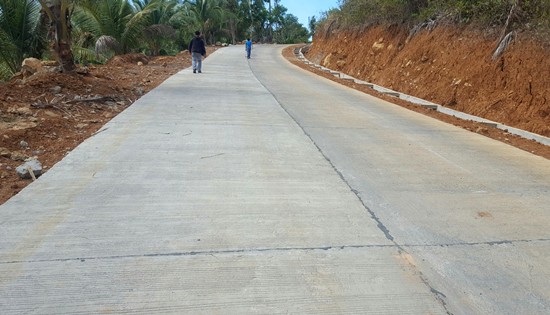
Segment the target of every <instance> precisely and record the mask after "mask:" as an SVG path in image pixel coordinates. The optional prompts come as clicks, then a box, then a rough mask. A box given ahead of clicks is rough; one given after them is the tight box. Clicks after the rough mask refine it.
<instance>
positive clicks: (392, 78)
mask: <svg viewBox="0 0 550 315" xmlns="http://www.w3.org/2000/svg"><path fill="white" fill-rule="evenodd" d="M408 37H409V32H408V30H404V29H399V28H396V27H383V26H378V27H371V28H368V29H366V30H357V31H339V32H335V33H332V34H330V35H329V36H327V37H323V36H317V37H315V39H314V42H313V45H312V47H311V48H310V50H309V52H308V58H309V59H310V60H312V61H316V62H318V63H320V64H322V65H324V66H326V67H328V68H332V69H335V70H338V71H343V72H345V73H348V74H349V75H352V76H354V77H356V78H359V79H362V80H365V81H369V82H373V83H376V84H379V85H382V86H385V87H388V88H391V89H394V90H397V91H400V92H403V93H406V94H410V95H414V96H416V97H420V98H423V99H426V100H429V101H432V102H434V103H438V104H441V105H443V106H447V107H449V108H452V109H455V110H459V111H462V112H465V113H469V114H472V115H476V116H480V117H484V118H486V119H490V120H494V121H497V122H500V123H503V124H506V125H510V126H513V127H516V128H520V129H524V130H528V131H531V132H534V133H538V134H540V135H544V136H550V90H549V89H548V88H547V87H548V86H550V76H549V75H548V69H550V53H549V52H548V50H547V49H545V47H544V45H543V44H541V43H539V42H537V41H536V40H534V39H532V37H530V36H529V35H528V34H519V35H518V36H517V39H516V41H515V42H514V43H513V44H512V45H511V46H510V47H509V48H508V50H507V51H506V52H505V53H504V55H503V56H502V57H501V58H499V59H498V60H496V61H493V60H492V55H493V50H494V49H495V47H496V40H497V38H496V36H491V35H487V34H482V33H480V32H478V31H475V30H471V29H458V28H455V27H444V26H440V27H437V28H435V29H434V30H433V31H431V32H430V31H423V32H420V33H418V34H417V35H416V36H415V37H413V38H412V39H410V40H408Z"/></svg>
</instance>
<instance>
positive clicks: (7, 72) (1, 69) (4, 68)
mask: <svg viewBox="0 0 550 315" xmlns="http://www.w3.org/2000/svg"><path fill="white" fill-rule="evenodd" d="M13 73H14V72H13V71H12V70H11V69H10V67H9V66H8V65H7V64H6V63H5V62H3V61H0V81H7V80H9V79H10V78H11V76H12V75H13Z"/></svg>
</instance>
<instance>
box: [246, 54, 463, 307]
mask: <svg viewBox="0 0 550 315" xmlns="http://www.w3.org/2000/svg"><path fill="white" fill-rule="evenodd" d="M248 65H249V67H250V71H252V74H253V75H254V77H255V78H256V80H258V82H259V83H260V84H261V85H262V86H263V87H264V88H265V89H266V91H268V92H269V93H270V94H271V96H272V97H273V98H274V99H275V101H276V102H277V104H279V106H280V107H281V108H282V109H283V110H284V111H285V113H286V114H287V115H288V117H290V118H291V119H292V120H293V121H294V123H295V124H296V125H297V126H298V127H299V128H300V129H301V130H302V132H303V133H304V135H306V136H307V137H308V138H309V140H310V141H311V143H312V144H313V145H314V146H315V147H316V148H317V150H318V151H319V153H320V154H321V156H323V158H324V159H325V160H326V161H327V162H328V163H329V165H330V166H331V167H332V169H333V170H334V172H336V174H338V176H340V179H341V180H342V181H343V182H344V183H345V184H346V185H347V186H348V188H349V189H350V190H351V191H352V192H353V193H354V194H355V196H356V197H357V199H358V200H359V201H360V202H361V204H362V205H363V207H364V208H365V210H366V211H367V212H368V213H369V215H370V216H371V218H372V219H373V220H374V221H375V222H376V224H377V226H378V229H380V231H382V233H384V235H385V237H386V238H387V239H388V240H389V241H390V242H392V243H393V244H394V246H395V247H396V248H397V249H398V251H399V253H400V254H402V253H407V251H406V250H405V249H404V248H403V247H402V246H401V245H399V244H398V243H397V242H396V241H395V240H394V238H393V236H392V235H391V233H390V231H389V230H388V228H387V227H386V226H385V225H384V223H383V222H382V221H381V220H380V218H378V216H377V215H376V214H375V213H374V211H372V209H370V208H369V207H368V206H367V204H366V203H365V201H364V200H363V199H362V198H361V195H360V193H359V192H358V191H357V190H356V189H354V188H353V187H352V186H351V184H350V183H349V182H348V181H347V179H346V178H345V177H344V175H343V174H342V172H340V170H338V169H337V168H336V166H335V165H334V163H333V162H332V161H331V159H330V158H329V157H328V156H327V155H326V154H325V152H323V150H321V148H320V147H319V145H317V143H316V142H315V141H314V140H313V137H312V136H311V135H310V134H309V133H308V132H307V131H306V130H305V128H304V127H303V126H302V125H300V123H299V122H298V120H297V119H296V117H294V116H293V115H292V114H291V113H290V112H289V111H288V110H287V109H286V108H285V107H284V106H283V104H282V103H281V101H280V100H279V99H278V98H277V96H276V95H275V94H274V93H273V91H271V90H270V89H269V88H268V87H267V86H265V84H264V83H263V82H261V81H260V79H258V76H257V75H256V73H255V71H254V69H253V67H252V66H251V65H250V63H249V64H248ZM411 267H412V268H415V269H416V266H413V265H411ZM416 271H417V272H418V276H419V278H420V280H421V281H422V283H424V285H425V286H426V287H428V288H429V289H430V292H432V293H433V294H434V298H435V299H436V300H437V301H438V302H439V303H440V304H441V306H442V307H443V309H444V310H445V312H446V313H447V314H448V315H452V313H451V312H450V311H449V309H448V307H447V303H446V302H445V298H446V296H445V294H443V293H442V292H440V291H438V290H436V289H435V288H434V287H433V286H432V285H431V284H430V283H429V281H428V279H427V278H426V276H424V274H423V273H422V272H421V271H420V270H418V269H416Z"/></svg>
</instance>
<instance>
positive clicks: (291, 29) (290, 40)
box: [273, 14, 309, 44]
mask: <svg viewBox="0 0 550 315" xmlns="http://www.w3.org/2000/svg"><path fill="white" fill-rule="evenodd" d="M278 25H279V26H278V28H277V29H275V31H274V36H273V40H274V42H276V43H279V44H297V43H305V42H307V40H308V38H309V32H308V30H307V29H306V28H305V27H304V26H303V25H302V24H300V23H299V22H298V18H297V17H296V16H294V15H292V14H285V15H284V16H283V17H282V19H281V20H279V21H278Z"/></svg>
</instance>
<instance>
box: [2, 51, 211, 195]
mask: <svg viewBox="0 0 550 315" xmlns="http://www.w3.org/2000/svg"><path fill="white" fill-rule="evenodd" d="M216 49H217V48H215V47H208V48H207V53H208V54H210V53H212V52H213V51H214V50H216ZM190 65H191V58H190V55H189V54H187V53H185V52H182V53H180V54H178V55H177V56H161V57H154V58H148V57H146V56H144V55H140V54H135V55H124V56H117V57H115V58H113V59H111V60H110V61H109V62H108V64H106V65H97V66H89V68H88V73H85V72H82V71H81V73H80V74H79V73H73V74H64V73H57V72H42V73H36V74H34V75H32V76H30V77H27V78H26V79H24V80H23V79H22V78H14V79H12V80H11V81H10V82H8V83H0V204H2V203H4V202H5V201H6V200H8V199H9V198H11V197H12V196H13V195H15V194H17V193H18V192H19V191H20V190H21V189H23V188H24V187H25V186H27V185H28V184H30V183H31V180H23V179H20V178H19V177H18V176H17V174H16V172H15V168H16V167H17V166H19V165H21V164H22V163H24V162H23V160H24V159H26V158H31V157H36V158H38V160H39V161H40V162H41V163H42V165H43V167H44V171H47V170H48V169H50V168H51V167H52V166H53V165H54V164H56V163H57V162H58V161H60V160H61V159H62V158H63V157H64V156H65V155H66V154H67V153H68V152H70V151H71V150H73V149H74V148H75V147H76V146H77V145H79V144H80V143H81V142H82V141H84V140H85V139H87V138H88V137H90V136H91V135H93V134H94V133H95V132H96V131H98V130H99V129H100V128H101V127H102V126H103V125H104V124H105V123H107V122H108V121H109V120H111V119H112V118H113V117H115V116H116V115H117V114H118V113H120V112H122V111H123V110H124V109H126V108H127V107H128V106H130V105H131V104H132V103H133V102H135V101H136V100H137V99H138V98H140V97H141V96H142V95H143V94H145V93H147V92H148V91H150V90H152V89H153V88H155V87H157V86H158V85H159V84H160V83H162V82H163V81H164V80H166V79H167V78H168V77H170V76H172V75H173V74H175V73H177V72H178V71H180V70H182V69H184V68H187V67H189V66H190Z"/></svg>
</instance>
